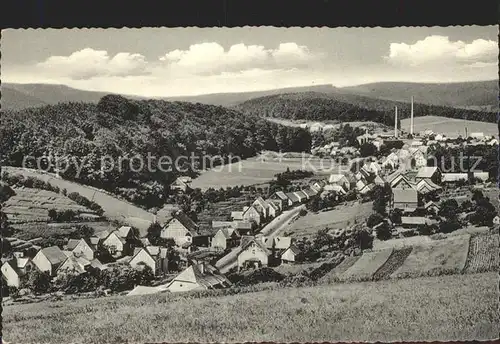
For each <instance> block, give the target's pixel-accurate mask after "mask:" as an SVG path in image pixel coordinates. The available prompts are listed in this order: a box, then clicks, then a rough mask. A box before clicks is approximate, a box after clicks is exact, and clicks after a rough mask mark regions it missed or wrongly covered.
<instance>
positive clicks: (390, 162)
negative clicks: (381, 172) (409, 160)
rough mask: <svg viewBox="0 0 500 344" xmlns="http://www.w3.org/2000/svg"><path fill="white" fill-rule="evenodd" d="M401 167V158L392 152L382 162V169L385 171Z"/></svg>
mask: <svg viewBox="0 0 500 344" xmlns="http://www.w3.org/2000/svg"><path fill="white" fill-rule="evenodd" d="M398 165H399V157H398V155H397V154H396V153H394V152H391V153H390V154H389V155H388V156H386V157H385V159H384V161H383V162H382V167H383V168H385V169H395V168H396V167H397V166H398Z"/></svg>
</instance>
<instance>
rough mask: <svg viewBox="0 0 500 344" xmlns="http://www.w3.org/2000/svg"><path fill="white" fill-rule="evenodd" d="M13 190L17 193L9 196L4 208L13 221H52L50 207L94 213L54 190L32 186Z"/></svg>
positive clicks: (81, 212) (59, 209) (80, 212)
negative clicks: (49, 213)
mask: <svg viewBox="0 0 500 344" xmlns="http://www.w3.org/2000/svg"><path fill="white" fill-rule="evenodd" d="M13 190H14V191H15V193H16V194H15V195H14V196H12V197H11V198H9V199H8V200H7V201H6V202H5V204H4V206H3V208H2V210H3V212H4V213H5V214H6V215H7V217H8V219H9V221H10V222H11V223H25V222H45V221H50V218H49V216H48V210H49V209H56V210H58V211H63V210H72V211H74V212H75V213H78V214H84V213H87V214H93V211H91V210H89V209H87V208H85V207H83V206H81V205H79V204H77V203H76V202H75V201H73V200H71V199H69V198H68V197H66V196H63V195H60V194H57V193H55V192H52V191H47V190H40V189H31V188H13Z"/></svg>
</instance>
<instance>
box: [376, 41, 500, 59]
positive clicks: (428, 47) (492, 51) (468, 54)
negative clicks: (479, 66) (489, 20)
mask: <svg viewBox="0 0 500 344" xmlns="http://www.w3.org/2000/svg"><path fill="white" fill-rule="evenodd" d="M385 58H386V60H388V61H389V62H391V63H393V64H398V65H407V66H421V65H426V64H434V65H436V64H439V63H454V64H462V65H473V64H476V63H491V62H496V61H497V59H498V44H497V42H495V41H491V40H484V39H476V40H474V41H472V42H470V43H465V42H463V41H450V39H449V38H448V37H446V36H436V35H434V36H428V37H426V38H424V39H423V40H420V41H417V42H415V43H414V44H406V43H391V44H390V47H389V55H388V56H386V57H385Z"/></svg>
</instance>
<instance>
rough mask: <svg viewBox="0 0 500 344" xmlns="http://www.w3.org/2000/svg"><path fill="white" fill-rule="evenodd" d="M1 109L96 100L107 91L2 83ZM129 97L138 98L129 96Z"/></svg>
mask: <svg viewBox="0 0 500 344" xmlns="http://www.w3.org/2000/svg"><path fill="white" fill-rule="evenodd" d="M1 91H2V109H9V110H10V109H14V110H15V109H24V108H28V107H33V106H43V105H47V104H49V105H54V104H57V103H63V102H86V103H94V104H97V102H98V101H99V100H100V99H101V98H102V97H104V96H105V95H107V94H109V92H95V91H85V90H78V89H75V88H71V87H68V86H65V85H52V84H13V83H2V86H1ZM129 98H133V99H140V97H134V96H131V97H129Z"/></svg>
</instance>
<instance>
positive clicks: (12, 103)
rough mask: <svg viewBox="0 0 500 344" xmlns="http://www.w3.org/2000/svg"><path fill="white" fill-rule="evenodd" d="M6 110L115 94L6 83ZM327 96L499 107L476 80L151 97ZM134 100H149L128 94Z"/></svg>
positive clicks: (230, 100) (223, 100) (222, 101)
mask: <svg viewBox="0 0 500 344" xmlns="http://www.w3.org/2000/svg"><path fill="white" fill-rule="evenodd" d="M1 86H2V102H1V104H2V108H3V109H23V108H27V107H34V106H43V105H47V104H57V103H60V102H88V103H97V102H98V101H99V99H101V98H102V97H103V96H105V95H106V94H110V93H112V92H94V91H84V90H78V89H74V88H71V87H68V86H65V85H53V84H13V83H2V85H1ZM307 92H315V93H323V94H326V95H338V96H339V97H342V96H343V95H345V96H347V95H355V96H364V97H368V98H373V99H379V100H390V101H396V102H408V101H409V99H410V96H412V95H413V96H414V97H415V101H417V102H419V103H421V104H428V105H438V106H448V107H456V108H467V109H473V110H481V111H488V112H495V111H496V109H497V108H498V81H497V80H489V81H474V82H454V83H440V84H433V83H411V82H379V83H371V84H363V85H357V86H349V87H335V86H333V85H331V84H322V85H311V86H302V87H286V88H280V89H273V90H265V91H255V92H238V93H236V92H235V93H213V94H204V95H196V96H179V97H151V98H153V99H162V100H167V101H184V102H191V103H204V104H209V105H221V106H226V107H233V106H236V105H238V104H241V103H243V102H246V101H248V100H252V99H256V98H260V97H266V96H272V95H279V94H287V93H307ZM124 96H125V97H127V98H131V99H145V98H146V97H139V96H130V95H124Z"/></svg>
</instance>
